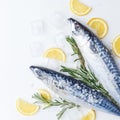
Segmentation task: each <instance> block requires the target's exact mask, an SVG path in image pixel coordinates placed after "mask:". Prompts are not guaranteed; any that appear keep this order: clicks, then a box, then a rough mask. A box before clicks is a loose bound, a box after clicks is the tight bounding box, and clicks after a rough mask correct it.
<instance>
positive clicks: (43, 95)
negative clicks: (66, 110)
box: [38, 89, 52, 100]
mask: <svg viewBox="0 0 120 120" xmlns="http://www.w3.org/2000/svg"><path fill="white" fill-rule="evenodd" d="M38 91H39V93H40V95H41V96H42V97H43V98H45V99H46V100H51V99H52V97H51V95H50V93H49V92H48V91H47V90H45V89H39V90H38Z"/></svg>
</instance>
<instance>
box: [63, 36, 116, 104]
mask: <svg viewBox="0 0 120 120" xmlns="http://www.w3.org/2000/svg"><path fill="white" fill-rule="evenodd" d="M66 40H67V41H68V43H69V44H70V45H71V47H72V50H73V52H74V54H73V55H75V54H77V56H78V57H79V59H78V60H79V61H80V63H81V66H80V68H78V69H71V68H67V67H64V66H61V67H62V69H61V71H62V72H67V73H68V74H69V75H70V76H71V77H74V78H76V79H78V80H81V81H83V82H85V83H86V84H87V85H89V86H91V87H92V88H94V89H96V90H98V91H100V92H101V93H102V94H104V95H105V96H106V97H108V98H109V99H110V100H112V102H113V103H115V104H117V102H116V101H115V100H114V99H113V98H112V97H111V96H110V95H109V92H108V91H107V90H106V89H105V88H104V87H103V85H102V84H101V83H100V82H99V80H98V79H97V78H96V76H95V75H94V73H93V72H92V71H91V70H90V68H89V69H86V67H85V60H84V58H83V56H82V53H81V52H80V49H79V48H78V46H77V44H76V42H75V40H74V39H73V38H72V37H71V38H70V37H67V38H66Z"/></svg>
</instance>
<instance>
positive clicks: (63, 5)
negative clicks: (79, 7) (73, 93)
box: [0, 0, 120, 120]
mask: <svg viewBox="0 0 120 120" xmlns="http://www.w3.org/2000/svg"><path fill="white" fill-rule="evenodd" d="M81 1H84V2H85V3H87V4H88V5H90V6H91V7H92V8H93V10H92V12H91V13H90V14H88V15H87V16H84V17H77V16H75V15H74V14H72V13H71V11H70V10H69V0H1V1H0V56H1V57H0V81H1V84H0V113H1V114H0V118H1V119H3V120H48V119H49V120H56V116H55V114H56V113H57V111H58V110H59V109H58V108H52V109H48V110H45V111H42V110H40V111H39V112H38V113H37V114H36V115H34V116H31V117H26V116H22V115H21V114H19V113H18V112H17V110H16V106H15V103H16V99H17V98H18V97H21V98H23V99H25V100H27V101H30V102H32V99H31V96H32V94H33V93H35V92H36V91H37V89H38V88H45V86H44V85H42V84H41V82H40V81H39V80H37V79H36V78H35V77H34V75H33V74H32V72H31V71H30V70H29V66H30V65H32V64H37V65H40V64H41V58H40V56H39V54H41V53H40V52H41V51H40V47H41V49H42V44H44V45H45V44H46V45H47V46H48V47H49V46H55V47H57V45H58V47H62V44H59V43H57V44H54V45H53V44H52V43H54V40H56V39H57V38H56V36H57V35H58V34H59V35H60V34H61V32H62V29H61V28H60V29H61V30H56V28H55V29H54V28H52V26H50V24H52V23H53V22H52V19H54V18H55V17H54V16H55V15H56V13H59V14H62V15H63V16H65V17H63V19H66V18H67V17H74V18H77V19H79V20H81V21H82V22H83V23H86V22H87V21H88V20H89V19H90V18H92V17H101V18H103V19H105V20H106V21H107V22H108V24H109V32H108V35H107V36H106V37H105V38H104V40H103V42H104V44H105V45H106V46H107V47H108V48H109V49H111V46H112V44H111V43H112V40H113V39H114V37H115V36H117V35H118V34H120V27H119V26H120V14H119V11H120V1H119V0H81ZM35 21H38V24H40V23H39V22H41V21H43V23H44V24H45V25H46V23H47V24H48V26H47V25H46V26H45V30H44V32H45V33H44V34H42V35H40V34H38V35H36V31H35V30H33V29H32V28H31V26H32V25H35V24H36V22H35ZM56 24H58V23H56ZM35 29H37V30H38V29H39V28H37V27H36V28H35ZM57 29H59V26H58V27H57ZM56 31H57V32H56ZM34 32H35V33H34ZM37 32H39V31H37ZM62 37H63V36H62ZM38 44H39V45H38ZM36 47H37V48H36ZM31 49H32V50H31ZM37 50H38V51H37ZM36 52H37V53H36ZM115 59H116V61H117V63H118V65H119V64H120V59H119V58H117V57H115ZM42 62H43V61H42ZM68 63H69V64H72V63H70V60H68ZM85 110H86V109H85ZM85 110H84V109H83V110H80V111H77V110H76V109H75V110H70V111H68V112H67V113H66V114H65V115H64V117H63V118H62V119H63V120H73V119H74V120H80V117H81V116H82V115H83V114H85ZM106 119H107V120H120V117H116V116H113V115H110V114H107V113H104V112H98V111H97V120H106Z"/></svg>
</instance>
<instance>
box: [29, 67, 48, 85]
mask: <svg viewBox="0 0 120 120" xmlns="http://www.w3.org/2000/svg"><path fill="white" fill-rule="evenodd" d="M30 69H31V70H32V72H33V74H34V75H35V76H36V77H37V78H39V79H40V80H41V81H42V82H44V83H45V84H47V83H48V81H49V77H48V75H49V73H47V72H46V71H47V70H46V68H44V67H37V66H30Z"/></svg>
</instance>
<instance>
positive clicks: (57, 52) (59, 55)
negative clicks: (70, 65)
mask: <svg viewBox="0 0 120 120" xmlns="http://www.w3.org/2000/svg"><path fill="white" fill-rule="evenodd" d="M43 56H44V57H47V58H51V59H56V60H60V61H63V62H65V61H66V55H65V53H64V51H63V50H62V49H60V48H50V49H48V50H47V51H45V53H44V54H43Z"/></svg>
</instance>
